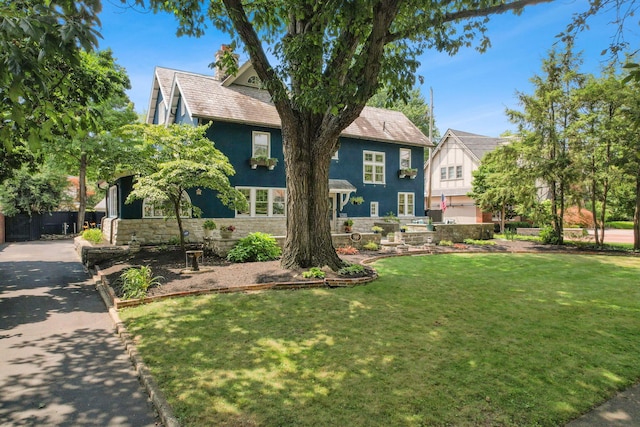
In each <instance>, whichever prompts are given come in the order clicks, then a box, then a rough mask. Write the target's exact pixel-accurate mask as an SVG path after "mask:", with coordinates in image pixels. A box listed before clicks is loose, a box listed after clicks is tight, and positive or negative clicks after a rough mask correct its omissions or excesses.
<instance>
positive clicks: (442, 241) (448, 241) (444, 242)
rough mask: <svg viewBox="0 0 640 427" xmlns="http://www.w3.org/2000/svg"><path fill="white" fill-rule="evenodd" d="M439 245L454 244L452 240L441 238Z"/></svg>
mask: <svg viewBox="0 0 640 427" xmlns="http://www.w3.org/2000/svg"><path fill="white" fill-rule="evenodd" d="M438 245H439V246H453V242H452V241H451V240H440V242H439V243H438Z"/></svg>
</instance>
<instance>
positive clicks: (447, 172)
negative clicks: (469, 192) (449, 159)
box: [440, 165, 462, 181]
mask: <svg viewBox="0 0 640 427" xmlns="http://www.w3.org/2000/svg"><path fill="white" fill-rule="evenodd" d="M447 179H462V166H459V165H458V166H448V167H442V168H440V180H442V181H444V180H447Z"/></svg>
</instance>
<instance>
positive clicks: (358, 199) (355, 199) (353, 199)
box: [349, 196, 364, 205]
mask: <svg viewBox="0 0 640 427" xmlns="http://www.w3.org/2000/svg"><path fill="white" fill-rule="evenodd" d="M349 201H350V202H351V204H353V205H361V204H362V203H364V199H363V198H362V197H360V196H354V197H351V198H349Z"/></svg>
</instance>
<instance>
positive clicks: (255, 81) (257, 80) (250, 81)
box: [247, 76, 262, 87]
mask: <svg viewBox="0 0 640 427" xmlns="http://www.w3.org/2000/svg"><path fill="white" fill-rule="evenodd" d="M261 83H262V82H261V81H260V78H259V77H258V76H251V77H249V78H248V79H247V84H248V85H250V86H255V87H260V84H261Z"/></svg>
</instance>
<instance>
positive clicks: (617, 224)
mask: <svg viewBox="0 0 640 427" xmlns="http://www.w3.org/2000/svg"><path fill="white" fill-rule="evenodd" d="M605 226H607V227H609V228H617V229H619V230H633V221H609V222H607V223H605Z"/></svg>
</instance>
